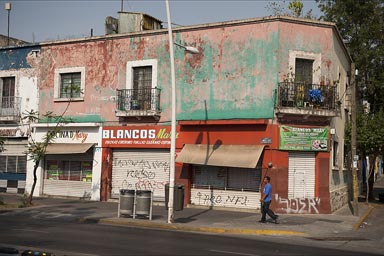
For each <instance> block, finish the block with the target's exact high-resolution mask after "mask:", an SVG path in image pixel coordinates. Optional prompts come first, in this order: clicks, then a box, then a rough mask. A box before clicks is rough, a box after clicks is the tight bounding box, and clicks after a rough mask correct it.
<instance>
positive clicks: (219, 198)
mask: <svg viewBox="0 0 384 256" xmlns="http://www.w3.org/2000/svg"><path fill="white" fill-rule="evenodd" d="M195 199H196V200H197V204H198V205H207V206H228V207H235V206H239V205H244V206H246V205H247V203H248V202H249V200H248V197H247V196H241V195H240V196H239V195H236V194H230V195H213V194H211V193H210V192H207V193H204V192H197V194H196V196H195Z"/></svg>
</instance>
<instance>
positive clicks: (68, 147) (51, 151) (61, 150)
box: [45, 143, 94, 155]
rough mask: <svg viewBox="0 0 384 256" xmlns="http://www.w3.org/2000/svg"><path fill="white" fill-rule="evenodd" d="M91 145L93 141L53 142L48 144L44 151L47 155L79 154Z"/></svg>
mask: <svg viewBox="0 0 384 256" xmlns="http://www.w3.org/2000/svg"><path fill="white" fill-rule="evenodd" d="M93 145H94V144H93V143H53V144H49V145H48V147H47V150H46V152H45V153H46V154H48V155H58V154H81V153H85V152H87V151H88V149H90V148H91V147H93Z"/></svg>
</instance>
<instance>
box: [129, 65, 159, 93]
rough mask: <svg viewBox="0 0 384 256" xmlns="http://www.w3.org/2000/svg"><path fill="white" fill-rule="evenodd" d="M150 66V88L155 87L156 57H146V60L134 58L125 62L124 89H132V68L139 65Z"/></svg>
mask: <svg viewBox="0 0 384 256" xmlns="http://www.w3.org/2000/svg"><path fill="white" fill-rule="evenodd" d="M148 66H151V67H152V86H151V88H152V89H155V88H156V87H157V59H148V60H136V61H128V62H127V78H126V85H125V86H126V88H125V89H134V88H133V78H134V68H139V67H148Z"/></svg>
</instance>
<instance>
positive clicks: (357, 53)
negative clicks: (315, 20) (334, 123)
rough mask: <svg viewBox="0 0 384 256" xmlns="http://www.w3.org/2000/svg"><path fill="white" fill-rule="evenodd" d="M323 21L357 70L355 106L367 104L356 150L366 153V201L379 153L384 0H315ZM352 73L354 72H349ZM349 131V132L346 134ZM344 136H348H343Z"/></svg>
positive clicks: (383, 97)
mask: <svg viewBox="0 0 384 256" xmlns="http://www.w3.org/2000/svg"><path fill="white" fill-rule="evenodd" d="M316 2H317V3H318V6H319V8H320V10H321V11H322V12H323V16H322V17H321V19H322V20H324V21H330V22H334V23H335V24H336V25H337V27H338V29H339V31H340V33H341V36H342V37H343V38H344V39H345V41H346V45H347V47H348V49H349V52H350V54H351V57H352V59H353V60H354V62H355V64H356V67H357V69H358V71H359V75H358V76H357V77H356V81H357V84H358V85H359V87H358V90H359V92H360V93H359V96H360V97H358V98H357V99H352V100H353V101H355V102H356V104H357V105H358V107H359V108H362V106H361V104H359V103H361V101H362V100H365V101H367V102H368V103H369V105H370V109H369V111H363V110H361V111H360V114H359V115H358V116H357V149H358V153H359V155H360V158H361V159H362V158H365V157H366V156H368V158H369V163H370V165H369V166H370V169H369V170H367V196H366V198H367V200H368V197H369V192H370V188H372V187H373V176H372V175H371V174H372V173H373V168H374V162H375V160H376V157H377V156H379V155H381V154H382V152H383V145H384V141H383V139H382V138H383V136H382V135H383V132H384V130H383V121H384V117H383V116H384V114H383V108H384V90H383V89H384V44H383V43H384V42H383V39H384V36H383V35H384V33H383V32H384V31H383V30H384V29H383V28H384V1H383V0H367V1H363V0H316ZM352 72H354V71H352ZM349 134H350V133H349ZM346 138H348V137H347V136H346Z"/></svg>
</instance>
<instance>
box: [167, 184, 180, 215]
mask: <svg viewBox="0 0 384 256" xmlns="http://www.w3.org/2000/svg"><path fill="white" fill-rule="evenodd" d="M168 202H169V184H165V208H166V209H167V210H168ZM183 209H184V185H182V184H175V187H174V189H173V210H175V211H182V210H183Z"/></svg>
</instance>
